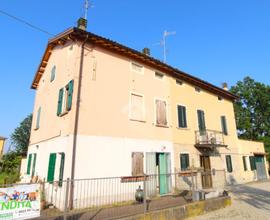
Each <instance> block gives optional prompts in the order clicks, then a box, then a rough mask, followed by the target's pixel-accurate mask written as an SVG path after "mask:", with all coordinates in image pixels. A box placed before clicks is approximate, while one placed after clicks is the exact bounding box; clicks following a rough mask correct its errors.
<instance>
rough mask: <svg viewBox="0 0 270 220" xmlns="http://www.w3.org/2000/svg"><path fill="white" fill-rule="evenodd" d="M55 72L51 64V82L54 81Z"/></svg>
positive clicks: (54, 67)
mask: <svg viewBox="0 0 270 220" xmlns="http://www.w3.org/2000/svg"><path fill="white" fill-rule="evenodd" d="M55 74H56V66H53V67H52V69H51V82H52V81H54V79H55Z"/></svg>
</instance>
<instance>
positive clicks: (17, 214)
mask: <svg viewBox="0 0 270 220" xmlns="http://www.w3.org/2000/svg"><path fill="white" fill-rule="evenodd" d="M39 216H40V190H39V184H32V185H16V186H13V187H8V188H0V220H4V219H5V220H7V219H28V218H35V217H39Z"/></svg>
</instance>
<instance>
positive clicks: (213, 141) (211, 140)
mask: <svg viewBox="0 0 270 220" xmlns="http://www.w3.org/2000/svg"><path fill="white" fill-rule="evenodd" d="M195 143H196V145H197V146H200V145H217V146H218V145H220V146H225V143H224V135H223V133H222V132H221V131H215V130H209V129H206V130H201V131H195Z"/></svg>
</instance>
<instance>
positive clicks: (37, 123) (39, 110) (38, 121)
mask: <svg viewBox="0 0 270 220" xmlns="http://www.w3.org/2000/svg"><path fill="white" fill-rule="evenodd" d="M40 114H41V107H39V108H38V111H37V118H36V127H35V129H36V130H37V129H39V127H40Z"/></svg>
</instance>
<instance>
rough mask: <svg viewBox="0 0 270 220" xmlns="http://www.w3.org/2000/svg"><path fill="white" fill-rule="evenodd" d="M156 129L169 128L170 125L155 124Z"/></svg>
mask: <svg viewBox="0 0 270 220" xmlns="http://www.w3.org/2000/svg"><path fill="white" fill-rule="evenodd" d="M155 126H156V127H161V128H169V126H168V125H159V124H155Z"/></svg>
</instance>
